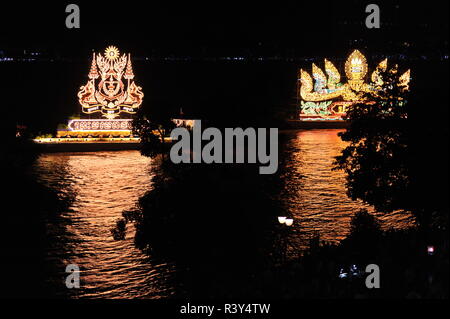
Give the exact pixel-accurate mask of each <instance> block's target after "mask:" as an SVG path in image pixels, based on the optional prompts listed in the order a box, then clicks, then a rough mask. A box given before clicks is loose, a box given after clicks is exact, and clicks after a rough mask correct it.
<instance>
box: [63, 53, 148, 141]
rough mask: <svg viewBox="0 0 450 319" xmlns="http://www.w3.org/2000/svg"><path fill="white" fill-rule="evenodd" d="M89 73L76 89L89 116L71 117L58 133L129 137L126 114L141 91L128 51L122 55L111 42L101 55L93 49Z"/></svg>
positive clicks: (139, 98)
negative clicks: (86, 78)
mask: <svg viewBox="0 0 450 319" xmlns="http://www.w3.org/2000/svg"><path fill="white" fill-rule="evenodd" d="M88 77H89V80H88V81H87V83H86V84H85V85H83V86H82V87H81V88H80V90H79V92H78V101H79V103H80V105H81V111H82V113H83V114H85V117H87V115H89V118H85V119H74V120H70V121H69V123H68V125H67V129H64V130H58V133H57V137H58V138H132V131H131V122H132V119H131V118H130V115H128V114H135V113H136V111H137V110H138V108H139V107H140V106H141V104H142V100H143V98H144V94H143V93H142V88H141V87H140V86H137V85H136V83H135V82H134V72H133V67H132V63H131V57H130V54H128V55H127V54H122V55H121V54H120V52H119V50H118V49H117V48H116V47H114V46H109V47H108V48H106V50H105V52H104V54H103V55H102V54H95V53H94V54H93V57H92V63H91V68H90V71H89V74H88ZM92 116H94V117H97V118H94V119H92V118H91V117H92ZM124 117H125V118H124Z"/></svg>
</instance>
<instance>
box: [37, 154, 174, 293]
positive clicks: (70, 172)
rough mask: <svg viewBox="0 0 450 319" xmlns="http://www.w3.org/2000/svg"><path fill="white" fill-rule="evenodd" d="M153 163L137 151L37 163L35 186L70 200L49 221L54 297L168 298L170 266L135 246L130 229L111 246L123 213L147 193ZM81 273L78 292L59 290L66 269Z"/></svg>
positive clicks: (46, 157) (64, 156)
mask: <svg viewBox="0 0 450 319" xmlns="http://www.w3.org/2000/svg"><path fill="white" fill-rule="evenodd" d="M152 165H153V164H152V161H151V160H150V159H148V158H146V157H143V156H141V155H140V154H139V152H138V151H123V152H122V151H121V152H92V153H60V154H44V155H42V156H41V157H40V159H39V161H38V163H37V166H36V171H37V175H38V178H39V180H40V181H41V182H42V183H44V184H46V185H48V186H50V187H51V188H54V189H56V190H57V191H58V192H59V194H60V196H61V198H62V199H64V200H69V202H70V205H69V209H68V210H66V211H65V212H63V213H62V214H61V217H60V218H59V217H58V219H57V220H49V222H48V229H49V234H48V235H49V238H51V241H50V246H49V248H48V257H47V258H48V262H49V263H53V264H54V266H55V267H56V269H57V270H58V271H57V273H56V274H54V276H52V277H53V278H51V281H52V282H51V283H49V284H50V285H53V286H55V287H60V288H61V290H60V291H59V290H58V288H56V290H57V291H56V293H57V294H58V293H60V294H65V293H70V296H71V297H75V298H78V297H84V298H94V297H98V298H129V297H135V298H160V297H166V296H169V295H171V293H172V291H171V289H170V287H169V286H168V284H167V283H168V282H169V281H170V280H168V277H169V276H170V274H171V273H173V268H174V267H173V265H170V264H166V263H164V262H160V261H156V260H154V259H152V258H151V257H149V256H148V255H147V254H144V253H142V252H141V251H140V250H138V249H137V248H135V246H134V229H132V226H128V227H127V235H126V239H125V240H122V241H115V240H114V239H113V238H112V236H111V232H110V229H111V228H112V227H113V226H114V225H115V222H116V220H117V219H119V218H120V217H121V216H122V212H123V211H124V210H130V209H133V208H134V207H135V205H136V202H137V200H138V199H139V197H140V196H142V195H143V194H144V193H145V192H146V191H148V190H149V189H150V188H151V183H150V179H151V176H152ZM70 263H74V264H77V265H78V266H79V267H80V269H81V286H82V289H71V290H70V291H68V289H66V288H65V287H64V285H62V284H63V278H64V277H65V275H66V274H65V273H64V270H65V265H67V264H70Z"/></svg>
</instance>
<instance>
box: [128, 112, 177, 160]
mask: <svg viewBox="0 0 450 319" xmlns="http://www.w3.org/2000/svg"><path fill="white" fill-rule="evenodd" d="M174 127H175V124H174V123H173V122H172V120H171V119H170V117H169V116H168V115H167V114H161V113H159V114H158V115H156V114H155V115H154V116H152V117H151V119H150V120H149V119H147V116H146V115H144V114H143V113H142V112H138V114H137V115H136V117H135V118H134V119H133V134H135V135H137V136H139V138H140V139H141V149H140V151H141V154H142V155H144V156H148V157H151V158H154V157H156V156H157V155H158V154H163V155H164V153H165V151H166V150H167V148H166V143H165V140H164V138H165V137H167V136H169V135H170V132H171V130H172V129H173V128H174Z"/></svg>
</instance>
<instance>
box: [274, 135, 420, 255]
mask: <svg viewBox="0 0 450 319" xmlns="http://www.w3.org/2000/svg"><path fill="white" fill-rule="evenodd" d="M341 131H342V130H338V129H329V130H323V129H322V130H305V131H296V132H289V133H286V136H285V139H286V140H285V141H284V142H283V145H282V147H281V149H282V150H281V152H282V154H280V159H282V160H283V161H284V162H283V163H282V164H281V165H282V166H283V167H284V170H283V176H282V179H283V181H284V189H283V190H282V191H281V194H280V198H281V199H282V202H283V205H284V208H285V209H286V210H287V211H288V212H289V213H290V214H291V216H293V218H294V220H295V223H296V228H297V230H298V232H297V233H298V234H299V237H300V238H297V239H298V240H300V245H302V246H303V248H306V247H305V245H307V244H308V240H306V239H308V238H311V237H312V236H313V235H314V234H319V235H320V239H321V240H324V241H327V242H334V243H337V242H338V241H340V240H342V239H344V238H345V237H346V235H347V234H348V230H349V223H350V220H351V217H352V215H353V214H354V213H355V212H356V211H358V210H359V209H361V208H366V209H367V210H368V211H370V212H373V208H372V207H371V206H369V205H365V204H364V203H362V202H361V201H353V200H351V199H350V198H349V197H347V195H346V188H345V173H344V172H343V171H341V170H337V171H336V170H332V168H333V161H334V157H335V156H338V155H340V152H341V150H342V149H343V148H345V146H346V143H345V142H343V141H342V140H341V139H340V137H339V136H338V135H337V134H338V133H339V132H341ZM376 216H377V217H379V219H380V220H381V221H382V224H383V227H384V228H386V229H387V228H402V227H405V226H408V225H411V217H410V215H405V214H400V213H390V214H377V213H376Z"/></svg>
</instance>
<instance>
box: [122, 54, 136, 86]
mask: <svg viewBox="0 0 450 319" xmlns="http://www.w3.org/2000/svg"><path fill="white" fill-rule="evenodd" d="M123 77H124V78H125V79H127V80H132V79H134V73H133V67H132V66H131V58H130V54H129V53H128V63H127V69H126V71H125V75H124V76H123Z"/></svg>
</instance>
